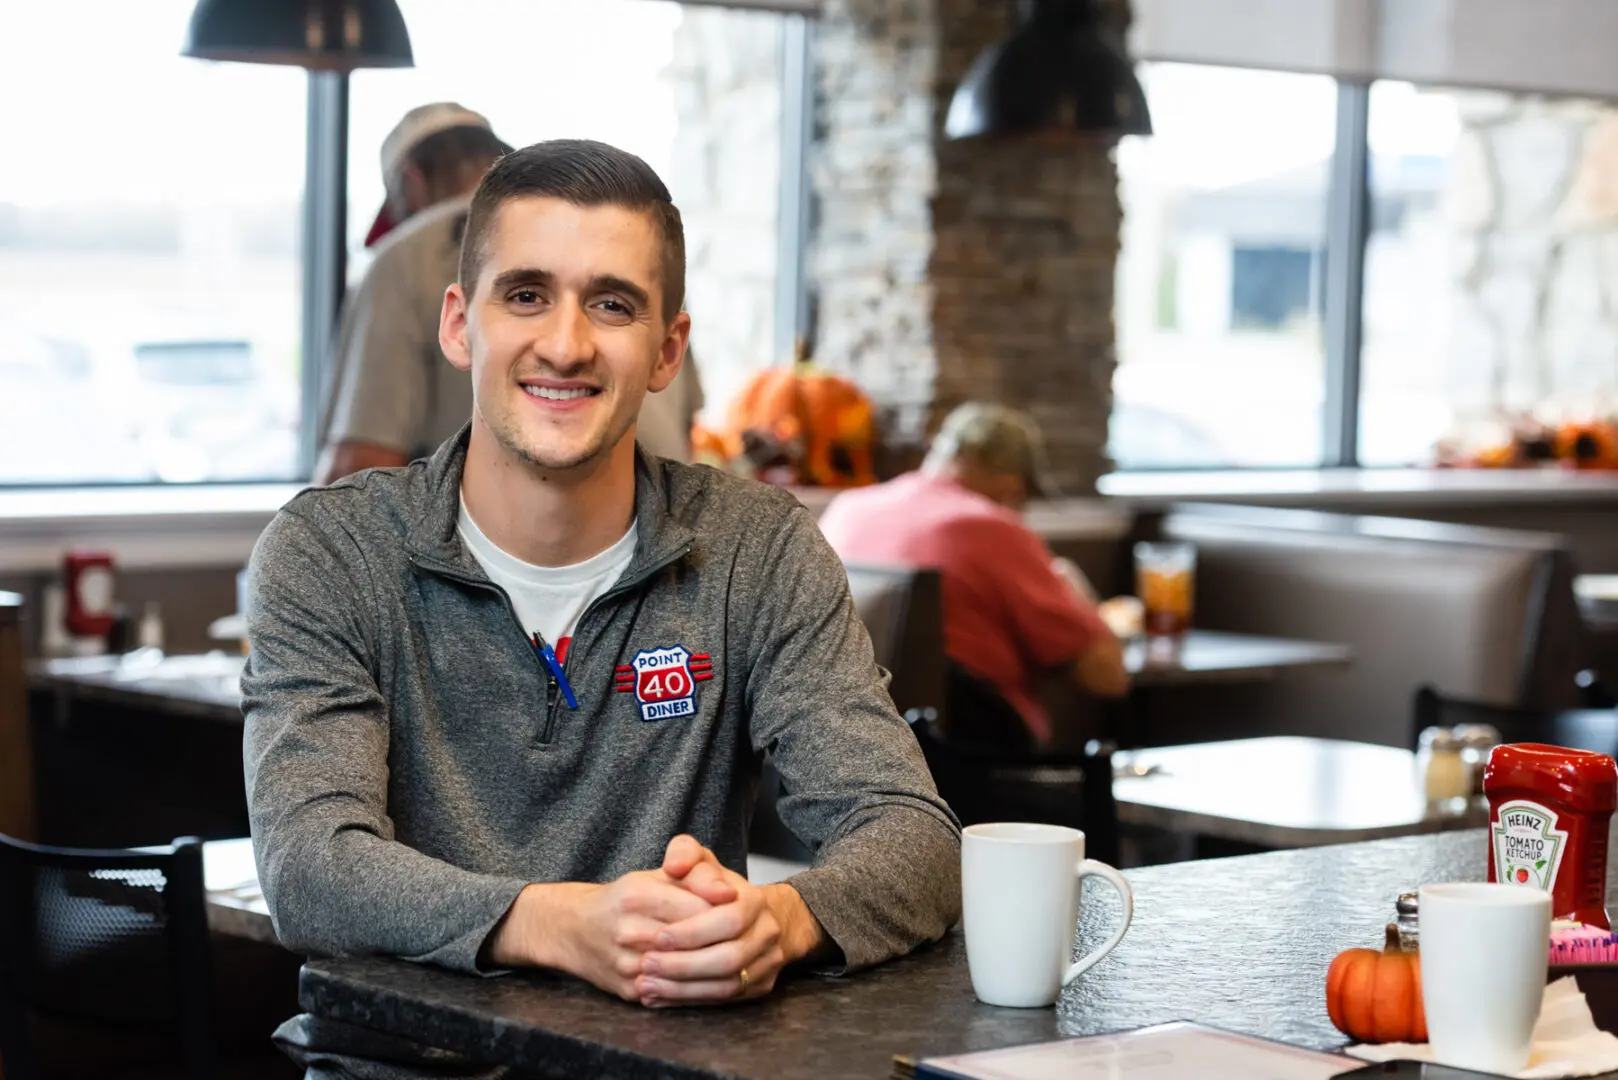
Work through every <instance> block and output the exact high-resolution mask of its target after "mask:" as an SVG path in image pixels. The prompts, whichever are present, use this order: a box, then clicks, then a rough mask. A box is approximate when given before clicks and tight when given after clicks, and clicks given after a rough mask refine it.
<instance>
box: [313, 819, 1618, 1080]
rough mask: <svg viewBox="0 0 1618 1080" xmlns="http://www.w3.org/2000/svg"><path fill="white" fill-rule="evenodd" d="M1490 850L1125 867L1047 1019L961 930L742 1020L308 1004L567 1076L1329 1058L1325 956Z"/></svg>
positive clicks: (1456, 840) (396, 969)
mask: <svg viewBox="0 0 1618 1080" xmlns="http://www.w3.org/2000/svg"><path fill="white" fill-rule="evenodd" d="M1485 857H1486V848H1485V833H1484V832H1483V830H1481V829H1477V830H1470V831H1466V832H1457V833H1444V834H1438V835H1431V836H1418V837H1405V838H1401V839H1396V840H1380V841H1374V842H1371V843H1365V844H1346V845H1340V846H1335V847H1320V848H1310V849H1307V850H1302V851H1284V852H1274V853H1269V854H1264V855H1250V856H1244V857H1242V858H1234V859H1217V860H1209V861H1205V862H1193V863H1178V864H1175V865H1171V866H1159V867H1148V868H1144V869H1140V870H1134V871H1130V872H1129V874H1128V875H1127V876H1128V877H1129V879H1130V881H1131V882H1132V883H1133V885H1134V888H1135V923H1134V926H1133V928H1132V929H1131V930H1130V932H1129V934H1128V935H1127V936H1126V937H1125V938H1124V941H1123V943H1122V944H1121V945H1120V946H1119V947H1118V949H1117V951H1115V952H1114V953H1113V954H1112V956H1111V957H1109V958H1108V959H1106V960H1104V961H1103V962H1102V963H1100V964H1098V965H1097V966H1096V967H1095V968H1093V969H1092V970H1091V971H1090V972H1089V973H1087V974H1086V975H1084V976H1081V977H1080V979H1079V980H1078V981H1077V982H1076V983H1075V984H1074V985H1073V986H1071V987H1069V988H1068V989H1067V990H1066V991H1064V993H1063V995H1062V1000H1061V1002H1060V1003H1059V1005H1058V1007H1057V1008H1056V1009H1054V1010H1053V1009H1035V1010H1019V1009H1001V1008H994V1007H991V1006H987V1005H982V1004H979V1003H978V1002H977V1000H976V999H975V998H974V997H973V996H972V988H971V983H970V982H969V979H968V976H967V969H966V950H965V946H964V943H963V941H962V940H961V938H960V935H959V933H958V932H957V933H955V934H952V935H950V937H948V938H946V940H945V941H944V942H943V943H941V944H939V945H937V946H934V947H931V948H928V949H925V950H923V951H921V952H919V953H917V954H915V955H913V956H910V957H906V958H904V959H902V960H898V961H895V962H893V963H890V964H886V965H883V966H882V967H879V968H877V969H875V970H872V971H867V972H863V973H860V974H857V975H854V976H851V977H848V978H845V979H829V978H815V977H804V978H799V979H796V980H793V981H791V982H789V983H786V984H784V985H783V986H782V987H781V988H780V989H779V990H778V992H777V993H776V994H775V995H773V996H772V997H771V998H770V999H768V1000H766V1001H763V1002H760V1003H758V1004H756V1005H749V1006H743V1007H737V1008H727V1009H702V1010H684V1011H657V1012H651V1011H646V1010H643V1009H640V1008H638V1007H636V1006H632V1005H627V1004H624V1003H621V1002H618V1001H616V1000H613V999H610V998H608V997H606V996H605V995H603V994H600V993H597V992H596V991H594V990H592V989H590V988H588V987H586V986H584V985H582V984H579V983H576V982H572V981H570V980H565V979H562V978H559V977H553V976H547V975H519V976H512V977H505V978H496V979H474V978H470V977H467V976H461V975H455V974H450V973H447V972H443V971H439V970H435V969H431V968H423V967H419V966H416V965H412V964H407V963H404V962H402V961H396V960H385V959H355V960H323V961H316V962H311V963H310V964H309V965H308V966H307V967H305V969H304V976H303V1001H304V1007H305V1008H307V1009H309V1010H310V1011H312V1012H316V1013H319V1014H322V1015H326V1016H330V1017H332V1018H335V1019H339V1020H346V1021H350V1022H353V1023H358V1024H362V1025H365V1026H368V1027H373V1028H378V1029H381V1030H385V1031H390V1032H394V1033H396V1034H401V1035H407V1036H410V1037H413V1038H415V1039H418V1040H421V1041H425V1042H428V1043H431V1044H433V1045H436V1046H442V1047H446V1048H450V1049H455V1050H459V1051H461V1052H464V1053H468V1054H471V1055H473V1056H476V1057H478V1058H481V1059H484V1060H488V1061H499V1062H507V1063H513V1064H521V1065H524V1066H526V1067H527V1068H529V1069H532V1070H535V1073H536V1075H541V1076H557V1077H576V1076H595V1075H605V1076H615V1077H620V1076H621V1077H633V1078H653V1077H655V1078H664V1077H668V1078H688V1077H702V1078H712V1077H760V1078H764V1077H771V1078H777V1080H810V1078H813V1080H825V1078H827V1077H851V1078H856V1077H870V1078H873V1080H881V1078H883V1077H886V1076H887V1075H888V1074H889V1071H890V1069H891V1067H892V1058H893V1055H895V1054H916V1055H922V1056H931V1055H934V1054H948V1053H957V1052H961V1051H966V1050H980V1049H989V1048H993V1047H999V1046H1010V1045H1015V1044H1018V1043H1028V1042H1036V1041H1039V1040H1042V1039H1050V1038H1055V1037H1058V1036H1060V1035H1088V1034H1100V1033H1106V1032H1115V1031H1123V1030H1127V1029H1132V1028H1137V1027H1141V1026H1144V1025H1148V1024H1156V1023H1161V1022H1165V1021H1170V1020H1195V1021H1199V1022H1201V1023H1204V1024H1209V1025H1213V1026H1216V1027H1222V1028H1227V1029H1229V1030H1231V1031H1239V1032H1246V1033H1249V1034H1253V1035H1258V1036H1263V1037H1266V1038H1272V1039H1278V1040H1281V1041H1284V1042H1289V1043H1293V1044H1295V1045H1298V1046H1305V1047H1310V1048H1313V1049H1326V1050H1335V1049H1338V1048H1340V1047H1341V1046H1342V1045H1343V1043H1344V1040H1343V1038H1342V1036H1341V1035H1339V1034H1338V1033H1337V1031H1336V1030H1335V1029H1334V1028H1333V1027H1332V1026H1331V1023H1330V1021H1329V1020H1328V1019H1327V1017H1326V1007H1325V980H1326V968H1327V966H1328V965H1329V964H1330V962H1331V959H1332V957H1333V956H1335V955H1336V954H1337V953H1338V952H1339V951H1341V950H1343V949H1345V948H1349V947H1352V946H1376V945H1378V944H1379V943H1380V942H1381V940H1382V927H1383V925H1384V924H1386V923H1387V922H1389V921H1391V920H1392V918H1393V914H1394V899H1395V897H1396V896H1397V895H1398V894H1399V893H1400V892H1402V891H1405V890H1407V889H1411V888H1415V887H1416V886H1418V885H1421V884H1426V883H1430V882H1436V881H1457V880H1479V881H1481V880H1482V879H1483V877H1484V873H1485V862H1484V860H1485ZM1613 873H1614V874H1615V875H1618V863H1615V864H1614V867H1613ZM1611 888H1612V886H1611V885H1609V891H1611ZM1117 904H1118V901H1117V899H1116V897H1115V895H1114V894H1113V893H1112V890H1111V889H1108V888H1086V890H1085V896H1084V909H1083V916H1082V918H1081V920H1080V926H1079V931H1078V938H1079V941H1080V945H1081V947H1082V948H1084V949H1088V948H1091V947H1093V946H1094V945H1095V944H1096V943H1097V942H1099V941H1100V940H1102V939H1103V937H1104V936H1105V934H1106V933H1107V931H1108V929H1109V928H1110V927H1111V925H1112V922H1113V919H1114V918H1115V917H1116V912H1117ZM1346 1064H1352V1063H1345V1065H1346Z"/></svg>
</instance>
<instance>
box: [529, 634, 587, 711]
mask: <svg viewBox="0 0 1618 1080" xmlns="http://www.w3.org/2000/svg"><path fill="white" fill-rule="evenodd" d="M534 651H536V652H538V653H539V658H540V659H541V660H543V661H545V667H546V668H547V669H548V670H549V671H550V675H551V681H550V687H551V690H552V691H553V693H552V694H551V695H549V696H550V700H551V701H552V702H554V701H555V700H556V698H555V695H554V691H555V690H558V689H560V690H561V691H562V700H564V701H566V702H567V707H568V708H570V709H577V708H578V707H579V699H578V698H576V697H574V696H573V687H571V686H569V685H568V682H567V673H566V672H564V671H563V670H562V662H561V661H560V660H558V659H556V651H555V650H554V649H552V648H551V647H550V645H549V644H548V643H547V642H546V641H545V639H544V638H542V637H540V636H539V634H538V633H535V634H534Z"/></svg>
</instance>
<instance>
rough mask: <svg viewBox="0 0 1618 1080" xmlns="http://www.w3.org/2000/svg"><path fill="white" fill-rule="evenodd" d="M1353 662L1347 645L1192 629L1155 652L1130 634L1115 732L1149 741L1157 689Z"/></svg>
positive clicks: (1128, 739)
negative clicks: (1126, 681) (1126, 687)
mask: <svg viewBox="0 0 1618 1080" xmlns="http://www.w3.org/2000/svg"><path fill="white" fill-rule="evenodd" d="M1353 662H1354V651H1353V650H1352V649H1351V648H1350V647H1349V646H1347V645H1338V644H1333V643H1330V642H1321V641H1298V640H1294V639H1290V638H1272V637H1261V636H1258V635H1255V634H1233V633H1227V632H1225V631H1222V630H1191V631H1189V632H1188V633H1186V635H1185V636H1184V637H1183V638H1181V639H1180V641H1179V643H1178V645H1177V647H1175V648H1174V649H1173V650H1172V651H1169V652H1158V651H1156V650H1155V649H1153V648H1152V647H1149V646H1148V644H1147V642H1146V641H1145V640H1144V639H1142V638H1134V639H1132V640H1130V641H1129V642H1127V643H1126V644H1125V646H1124V667H1125V668H1126V669H1128V671H1129V674H1130V678H1131V681H1132V686H1131V689H1130V693H1129V698H1128V699H1127V700H1126V701H1125V702H1124V703H1123V705H1122V709H1121V711H1120V713H1119V723H1120V730H1118V731H1117V732H1116V737H1117V738H1118V740H1119V741H1120V742H1121V743H1122V744H1123V745H1124V746H1142V745H1146V744H1148V743H1150V741H1151V734H1150V731H1151V710H1152V703H1153V696H1154V692H1155V691H1158V690H1163V691H1172V689H1173V688H1177V687H1202V686H1208V687H1216V686H1235V685H1241V684H1252V683H1263V682H1269V681H1270V680H1272V679H1276V678H1280V677H1282V676H1284V675H1293V674H1302V673H1305V672H1308V671H1311V670H1320V669H1325V668H1341V667H1347V666H1348V665H1349V664H1351V663H1353Z"/></svg>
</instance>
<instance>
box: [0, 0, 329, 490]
mask: <svg viewBox="0 0 1618 1080" xmlns="http://www.w3.org/2000/svg"><path fill="white" fill-rule="evenodd" d="M193 6H194V5H193V3H192V2H191V0H143V2H142V3H139V4H130V3H127V2H126V0H84V2H81V3H74V4H23V5H18V6H16V7H15V8H14V9H8V10H7V13H6V20H7V23H6V33H5V34H3V35H0V100H4V101H5V102H6V103H7V104H6V106H5V108H3V109H0V145H4V146H5V147H6V148H7V149H6V156H5V161H4V164H3V165H0V485H4V484H37V483H101V482H151V481H199V480H243V479H253V480H260V479H289V478H292V477H293V476H295V474H296V472H297V464H298V463H297V446H296V442H297V438H296V436H297V430H298V424H299V416H298V408H299V405H298V389H299V379H300V375H301V360H300V355H299V325H300V313H301V296H300V280H301V278H300V267H299V250H298V248H299V214H300V200H301V197H302V188H303V179H304V146H305V133H304V124H305V98H304V84H305V79H304V73H303V72H301V71H296V70H291V69H285V68H269V67H258V66H250V65H242V64H233V65H222V64H209V63H203V62H201V61H197V60H190V59H186V58H184V57H182V56H180V55H179V49H180V45H181V42H182V40H183V37H184V33H185V27H186V22H187V20H188V18H189V17H190V14H191V9H192V7H193ZM86 25H93V26H94V27H95V29H96V32H95V33H94V34H85V33H83V32H82V31H83V28H84V27H85V26H86ZM51 42H61V43H64V44H63V48H68V47H69V46H68V44H67V43H71V45H70V48H71V55H67V54H65V53H64V52H63V51H62V50H61V49H53V48H48V47H42V46H41V43H51Z"/></svg>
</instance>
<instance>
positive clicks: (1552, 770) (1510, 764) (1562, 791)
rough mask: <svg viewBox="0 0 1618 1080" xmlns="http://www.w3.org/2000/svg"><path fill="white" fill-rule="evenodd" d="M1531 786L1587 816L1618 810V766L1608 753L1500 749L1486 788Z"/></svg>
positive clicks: (1529, 746)
mask: <svg viewBox="0 0 1618 1080" xmlns="http://www.w3.org/2000/svg"><path fill="white" fill-rule="evenodd" d="M1508 786H1509V787H1528V788H1532V789H1534V790H1535V791H1538V792H1540V793H1541V794H1543V795H1545V796H1548V797H1550V798H1552V799H1556V800H1558V801H1560V802H1562V803H1564V804H1565V805H1566V806H1567V807H1568V808H1569V809H1571V810H1576V811H1580V812H1582V813H1586V814H1601V813H1611V812H1612V811H1613V810H1614V809H1615V808H1618V763H1615V762H1614V761H1613V759H1612V758H1610V757H1608V756H1607V755H1606V754H1597V753H1595V752H1593V751H1590V750H1574V749H1571V748H1569V747H1566V746H1546V745H1544V744H1543V743H1511V744H1508V745H1506V746H1497V747H1495V748H1494V750H1493V751H1492V752H1491V753H1490V754H1489V763H1488V765H1487V766H1485V767H1484V770H1483V789H1484V791H1490V790H1493V789H1495V788H1498V787H1508Z"/></svg>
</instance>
